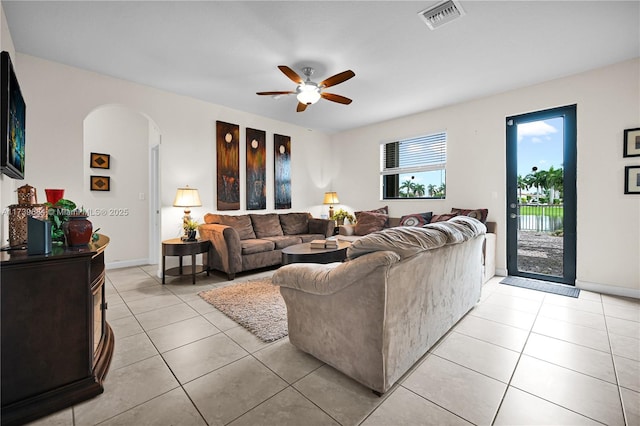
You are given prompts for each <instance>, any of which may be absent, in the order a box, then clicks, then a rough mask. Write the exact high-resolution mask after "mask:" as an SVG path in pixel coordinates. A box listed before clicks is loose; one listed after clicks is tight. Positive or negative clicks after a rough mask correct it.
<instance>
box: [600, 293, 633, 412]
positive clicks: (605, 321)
mask: <svg viewBox="0 0 640 426" xmlns="http://www.w3.org/2000/svg"><path fill="white" fill-rule="evenodd" d="M600 298H601V299H602V296H601V297H600ZM602 316H603V317H604V327H605V330H606V332H607V342H608V343H609V351H610V353H611V363H612V364H613V374H614V376H615V378H616V388H617V389H618V399H619V400H620V409H621V410H622V419H623V420H624V424H625V425H628V424H629V420H628V419H627V410H625V409H624V400H623V399H622V388H621V386H620V378H619V376H618V368H617V367H616V357H615V356H614V354H613V347H612V346H611V337H610V336H609V324H608V323H607V315H606V314H605V312H604V302H602Z"/></svg>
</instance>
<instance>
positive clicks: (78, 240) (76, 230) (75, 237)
mask: <svg viewBox="0 0 640 426" xmlns="http://www.w3.org/2000/svg"><path fill="white" fill-rule="evenodd" d="M62 230H63V232H64V236H65V238H66V239H67V246H69V247H77V246H86V245H87V244H89V241H91V236H92V235H93V225H92V224H91V222H90V221H89V220H88V219H87V216H80V215H78V216H69V221H68V222H65V223H63V224H62Z"/></svg>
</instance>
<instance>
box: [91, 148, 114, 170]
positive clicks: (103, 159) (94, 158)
mask: <svg viewBox="0 0 640 426" xmlns="http://www.w3.org/2000/svg"><path fill="white" fill-rule="evenodd" d="M90 166H91V168H92V169H108V168H109V167H110V166H111V156H110V155H109V154H100V153H97V152H92V153H91V164H90Z"/></svg>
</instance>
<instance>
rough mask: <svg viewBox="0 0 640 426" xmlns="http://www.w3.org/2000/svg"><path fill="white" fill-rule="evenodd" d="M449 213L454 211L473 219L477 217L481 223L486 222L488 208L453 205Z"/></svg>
mask: <svg viewBox="0 0 640 426" xmlns="http://www.w3.org/2000/svg"><path fill="white" fill-rule="evenodd" d="M451 213H456V214H459V215H461V216H469V217H472V218H474V219H478V220H479V221H480V222H482V223H487V216H488V215H489V209H459V208H457V207H454V208H452V209H451Z"/></svg>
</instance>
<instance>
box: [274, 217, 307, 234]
mask: <svg viewBox="0 0 640 426" xmlns="http://www.w3.org/2000/svg"><path fill="white" fill-rule="evenodd" d="M310 216H311V215H310V214H309V213H283V214H281V215H280V225H281V226H282V232H284V235H300V234H308V233H309V217H310Z"/></svg>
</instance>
